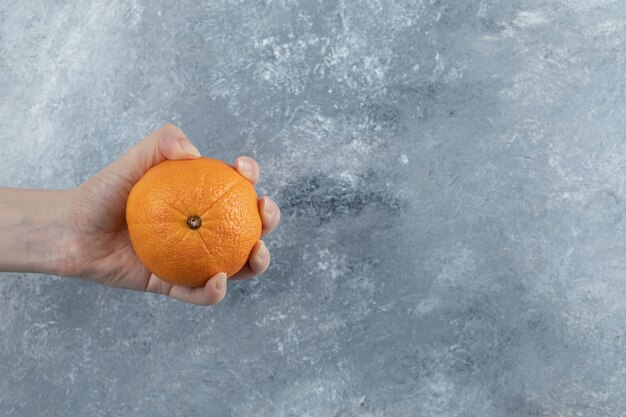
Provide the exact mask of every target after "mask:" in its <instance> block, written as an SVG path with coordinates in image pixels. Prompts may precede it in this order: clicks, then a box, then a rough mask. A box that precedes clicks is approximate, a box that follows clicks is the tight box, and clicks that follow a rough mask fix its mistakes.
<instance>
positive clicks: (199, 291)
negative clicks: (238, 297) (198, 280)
mask: <svg viewBox="0 0 626 417" xmlns="http://www.w3.org/2000/svg"><path fill="white" fill-rule="evenodd" d="M226 281H227V278H226V274H225V273H223V272H220V273H219V274H217V275H214V276H213V277H212V278H211V279H209V280H208V281H207V283H206V284H205V285H204V287H197V288H191V287H183V286H181V285H173V286H172V287H171V288H170V290H169V292H168V294H167V295H169V296H170V297H173V298H176V299H177V300H180V301H184V302H186V303H191V304H198V305H202V306H209V305H214V304H217V303H219V302H220V301H222V300H223V299H224V297H225V296H226V287H227V283H226Z"/></svg>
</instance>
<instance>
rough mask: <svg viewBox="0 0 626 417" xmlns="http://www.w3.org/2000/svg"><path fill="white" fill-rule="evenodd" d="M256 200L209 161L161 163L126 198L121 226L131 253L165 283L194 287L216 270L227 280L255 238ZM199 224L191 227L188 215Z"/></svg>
mask: <svg viewBox="0 0 626 417" xmlns="http://www.w3.org/2000/svg"><path fill="white" fill-rule="evenodd" d="M257 199H258V197H257V194H256V191H255V190H254V187H253V186H252V184H250V182H248V180H246V179H245V178H244V177H242V176H241V175H239V173H238V172H237V171H235V169H234V168H232V167H231V166H230V165H228V164H226V163H225V162H222V161H219V160H217V159H211V158H200V159H192V160H184V161H164V162H161V163H160V164H158V165H156V166H154V167H152V168H151V169H150V170H149V171H148V172H147V173H146V174H145V175H144V176H143V177H142V178H141V179H140V180H139V181H138V182H137V184H135V186H134V187H133V189H132V190H131V192H130V195H129V196H128V201H127V203H126V222H127V224H128V233H129V235H130V240H131V242H132V245H133V248H134V249H135V253H137V256H138V257H139V259H141V261H142V262H143V264H144V265H145V266H146V268H147V269H148V270H150V271H151V272H152V273H154V274H155V275H157V276H158V277H159V278H161V279H163V280H164V281H167V282H169V283H171V284H176V285H185V286H189V287H198V286H202V285H204V284H206V282H207V281H208V279H209V278H210V277H212V276H213V275H215V274H217V273H219V272H226V274H227V275H228V276H229V277H230V276H232V275H233V274H235V273H237V272H238V271H239V270H240V269H241V268H242V267H243V266H244V265H245V264H246V262H247V260H248V257H249V255H250V251H251V250H252V248H253V246H254V245H255V244H256V242H257V241H258V240H259V238H260V237H261V228H262V224H261V216H260V215H259V208H258V200H257ZM194 215H195V216H199V217H200V218H201V219H202V225H201V226H200V228H198V229H191V228H190V227H189V226H188V225H187V219H188V218H189V217H190V216H194Z"/></svg>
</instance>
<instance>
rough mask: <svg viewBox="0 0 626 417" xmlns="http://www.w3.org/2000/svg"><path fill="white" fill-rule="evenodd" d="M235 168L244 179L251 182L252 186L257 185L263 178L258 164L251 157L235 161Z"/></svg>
mask: <svg viewBox="0 0 626 417" xmlns="http://www.w3.org/2000/svg"><path fill="white" fill-rule="evenodd" d="M234 166H235V169H236V170H237V172H239V174H241V176H242V177H244V178H245V179H247V180H248V181H250V182H251V183H252V185H254V184H256V182H257V181H258V180H259V177H260V176H261V169H260V168H259V164H257V162H256V161H255V160H254V159H252V158H250V157H249V156H240V157H239V158H237V159H236V160H235V165H234Z"/></svg>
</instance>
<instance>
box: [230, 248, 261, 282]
mask: <svg viewBox="0 0 626 417" xmlns="http://www.w3.org/2000/svg"><path fill="white" fill-rule="evenodd" d="M268 266H270V251H269V250H268V249H267V246H265V242H263V241H262V240H259V241H258V242H257V243H256V245H254V247H253V248H252V251H251V252H250V258H248V262H247V263H246V265H245V266H244V267H243V268H242V269H241V271H239V272H237V273H236V274H235V275H233V276H232V277H231V279H246V278H251V277H254V276H257V275H260V274H262V273H263V272H265V270H266V269H267V267H268Z"/></svg>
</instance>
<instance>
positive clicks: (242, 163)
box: [239, 158, 252, 175]
mask: <svg viewBox="0 0 626 417" xmlns="http://www.w3.org/2000/svg"><path fill="white" fill-rule="evenodd" d="M239 169H240V170H241V171H243V172H245V173H246V174H248V175H251V174H252V165H251V164H250V162H249V161H247V160H246V159H245V158H241V159H240V160H239Z"/></svg>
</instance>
